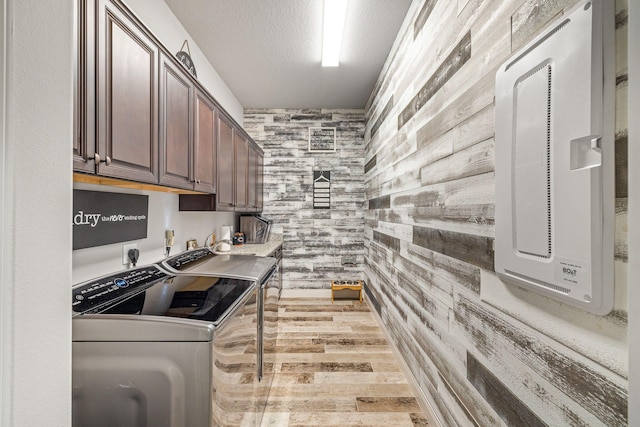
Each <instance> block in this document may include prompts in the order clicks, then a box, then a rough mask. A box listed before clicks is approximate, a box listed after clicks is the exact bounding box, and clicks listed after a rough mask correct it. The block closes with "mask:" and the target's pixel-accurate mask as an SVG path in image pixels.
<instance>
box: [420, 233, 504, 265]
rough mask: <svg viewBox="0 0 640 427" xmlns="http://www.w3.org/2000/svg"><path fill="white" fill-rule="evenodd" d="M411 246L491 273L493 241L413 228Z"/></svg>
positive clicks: (460, 234) (487, 238)
mask: <svg viewBox="0 0 640 427" xmlns="http://www.w3.org/2000/svg"><path fill="white" fill-rule="evenodd" d="M413 244H415V245H418V246H422V247H425V248H427V249H430V250H432V251H435V252H439V253H441V254H443V255H447V256H450V257H453V258H456V259H459V260H461V261H465V262H468V263H470V264H473V265H476V266H478V267H481V268H484V269H486V270H490V271H493V254H494V253H493V239H492V238H489V237H480V236H474V235H470V234H462V233H456V232H452V231H444V230H437V229H433V228H426V227H418V226H414V229H413Z"/></svg>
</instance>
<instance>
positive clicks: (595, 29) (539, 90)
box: [495, 0, 615, 315]
mask: <svg viewBox="0 0 640 427" xmlns="http://www.w3.org/2000/svg"><path fill="white" fill-rule="evenodd" d="M613 3H614V2H612V1H610V0H598V1H587V2H581V3H580V4H579V5H578V6H577V7H576V8H574V9H573V10H572V11H570V12H569V13H566V14H564V15H562V16H561V17H560V18H559V19H558V20H557V21H556V22H554V23H553V24H552V25H550V26H549V27H548V28H547V29H546V30H545V31H543V32H542V34H541V35H539V36H538V37H537V38H535V39H534V40H532V41H531V42H530V43H529V44H528V45H526V46H524V47H523V48H522V49H520V50H519V51H518V52H516V53H515V54H514V55H513V56H512V57H511V58H510V59H509V60H508V61H507V62H506V63H505V64H504V65H503V66H501V67H500V69H499V70H498V73H497V75H496V100H495V102H496V112H495V114H496V135H495V143H496V214H495V215H496V239H495V270H496V273H497V274H498V275H499V276H500V277H501V278H502V279H503V280H505V281H507V282H509V283H512V284H516V285H519V286H522V287H525V288H527V289H531V290H534V291H536V292H540V293H543V294H545V295H547V296H550V297H554V298H557V299H559V300H561V301H563V302H565V303H567V304H570V305H573V306H576V307H580V308H583V309H585V310H587V311H590V312H592V313H595V314H601V315H604V314H607V313H609V312H610V311H611V309H612V307H613V287H614V277H613V231H614V108H615V107H614V96H615V81H614V61H615V60H614V52H615V47H614V31H615V30H614V10H613Z"/></svg>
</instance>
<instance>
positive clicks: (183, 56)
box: [176, 40, 198, 78]
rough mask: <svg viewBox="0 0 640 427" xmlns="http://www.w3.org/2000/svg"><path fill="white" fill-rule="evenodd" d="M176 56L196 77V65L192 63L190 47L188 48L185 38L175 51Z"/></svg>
mask: <svg viewBox="0 0 640 427" xmlns="http://www.w3.org/2000/svg"><path fill="white" fill-rule="evenodd" d="M185 45H186V46H187V50H186V52H185V50H184V47H185ZM176 58H178V60H179V61H180V62H181V63H182V65H184V67H185V68H186V69H187V70H188V71H189V72H190V73H191V74H192V75H193V77H195V78H198V73H196V66H195V65H193V59H191V49H189V42H188V41H187V40H185V41H184V43H182V47H180V51H179V52H178V53H176Z"/></svg>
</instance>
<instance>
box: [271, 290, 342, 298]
mask: <svg viewBox="0 0 640 427" xmlns="http://www.w3.org/2000/svg"><path fill="white" fill-rule="evenodd" d="M280 298H324V299H329V300H330V299H331V289H283V290H282V293H281V294H280Z"/></svg>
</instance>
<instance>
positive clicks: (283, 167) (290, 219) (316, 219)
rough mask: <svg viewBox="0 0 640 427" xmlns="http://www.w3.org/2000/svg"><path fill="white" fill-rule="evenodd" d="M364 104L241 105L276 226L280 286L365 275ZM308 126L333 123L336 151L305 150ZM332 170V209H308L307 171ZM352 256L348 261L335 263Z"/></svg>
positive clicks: (267, 211)
mask: <svg viewBox="0 0 640 427" xmlns="http://www.w3.org/2000/svg"><path fill="white" fill-rule="evenodd" d="M364 124H365V118H364V110H325V109H247V110H245V114H244V128H245V130H246V131H247V133H249V135H251V137H252V138H253V139H254V141H256V142H257V143H258V144H259V145H260V146H261V147H262V149H263V150H264V210H263V213H262V215H263V216H265V217H266V218H269V219H272V220H273V221H274V225H273V228H272V232H275V233H282V234H283V238H284V242H283V251H282V255H283V287H284V288H285V289H291V288H294V289H311V288H327V289H328V288H331V280H332V279H338V280H346V279H349V280H351V279H358V280H362V279H363V278H364V275H363V274H364V273H363V270H364V204H365V196H364ZM309 127H335V128H336V152H335V153H309V152H308V144H309ZM314 170H328V171H331V209H329V210H318V209H316V210H314V209H313V171H314ZM343 257H353V258H354V259H355V263H354V264H344V265H343V264H342V258H343Z"/></svg>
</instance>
